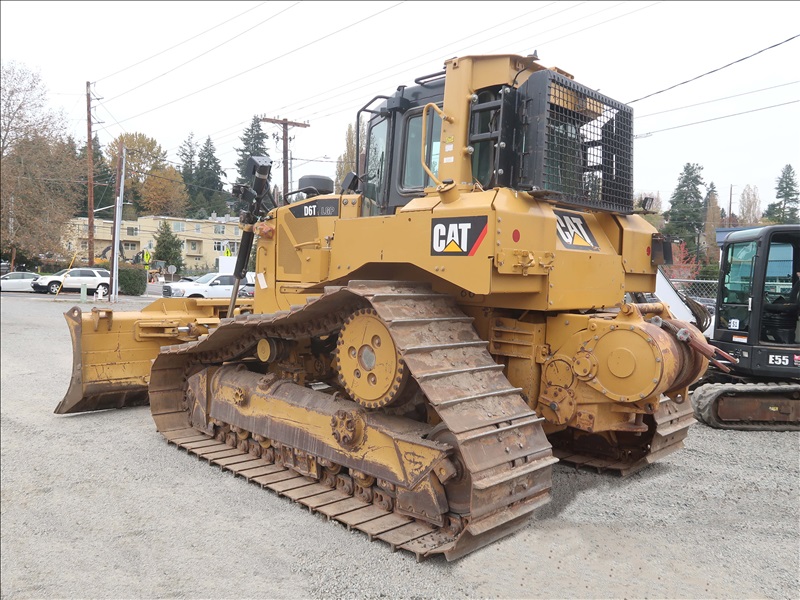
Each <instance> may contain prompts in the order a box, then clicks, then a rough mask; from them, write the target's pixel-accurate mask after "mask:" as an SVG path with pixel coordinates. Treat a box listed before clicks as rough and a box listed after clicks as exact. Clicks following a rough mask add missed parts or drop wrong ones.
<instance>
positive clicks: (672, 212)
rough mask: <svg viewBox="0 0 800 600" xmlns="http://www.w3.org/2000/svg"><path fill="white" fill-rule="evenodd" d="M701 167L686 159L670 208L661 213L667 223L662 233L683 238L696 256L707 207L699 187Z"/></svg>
mask: <svg viewBox="0 0 800 600" xmlns="http://www.w3.org/2000/svg"><path fill="white" fill-rule="evenodd" d="M702 171H703V167H701V166H700V165H698V164H693V163H686V164H685V165H684V166H683V172H682V173H681V175H680V177H679V178H678V185H677V187H676V188H675V191H674V192H672V196H671V197H670V208H669V210H668V211H666V212H665V213H664V216H665V217H666V219H667V225H666V226H665V227H664V233H666V234H668V235H671V236H673V237H675V238H677V239H680V240H683V241H684V242H686V251H687V252H688V253H689V254H691V255H692V256H697V250H698V243H699V240H700V234H701V232H702V231H703V227H704V222H705V216H706V207H705V202H704V201H703V194H702V193H701V192H700V188H701V187H705V183H704V182H703V176H702Z"/></svg>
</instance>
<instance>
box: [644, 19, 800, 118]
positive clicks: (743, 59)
mask: <svg viewBox="0 0 800 600" xmlns="http://www.w3.org/2000/svg"><path fill="white" fill-rule="evenodd" d="M798 37H800V34H798V35H794V36H792V37H790V38H789V39H786V40H783V41H782V42H778V43H777V44H773V45H772V46H768V47H766V48H762V49H761V50H759V51H758V52H754V53H753V54H750V55H748V56H745V57H744V58H740V59H738V60H735V61H733V62H731V63H728V64H727V65H723V66H721V67H718V68H716V69H713V70H711V71H707V72H705V73H703V74H702V75H698V76H697V77H692V78H691V79H687V80H686V81H682V82H681V83H676V84H675V85H671V86H670V87H668V88H664V89H663V90H659V91H657V92H653V93H652V94H647V95H646V96H642V97H641V98H637V99H636V100H631V101H630V102H628V104H633V103H634V102H639V101H640V100H645V99H646V98H652V97H653V96H657V95H658V94H663V93H664V92H668V91H669V90H674V89H675V88H676V87H680V86H682V85H686V84H687V83H691V82H692V81H697V80H698V79H700V78H701V77H705V76H706V75H711V74H712V73H717V72H719V71H722V70H723V69H727V68H728V67H730V66H733V65H735V64H738V63H740V62H743V61H745V60H747V59H748V58H753V57H754V56H758V55H759V54H761V53H762V52H766V51H767V50H772V49H773V48H777V47H778V46H782V45H783V44H786V43H788V42H791V41H792V40H794V39H797V38H798Z"/></svg>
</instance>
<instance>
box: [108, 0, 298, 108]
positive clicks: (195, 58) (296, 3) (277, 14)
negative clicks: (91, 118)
mask: <svg viewBox="0 0 800 600" xmlns="http://www.w3.org/2000/svg"><path fill="white" fill-rule="evenodd" d="M298 4H300V2H295V3H294V4H292V5H291V6H289V7H287V8H284V9H283V10H282V11H280V12H278V13H275V14H274V15H272V16H271V17H268V18H266V19H264V20H263V21H261V22H260V23H256V24H255V25H253V26H252V27H250V28H249V29H245V30H244V31H242V32H238V33H237V34H236V35H235V36H234V37H232V38H228V39H227V40H225V41H224V42H222V43H220V44H217V45H216V46H214V47H213V48H209V49H208V50H206V51H205V52H203V53H202V54H198V55H197V56H194V57H192V58H190V59H189V60H187V61H186V62H184V63H181V64H179V65H178V66H177V67H173V68H172V69H170V70H169V71H164V72H163V73H161V74H160V75H156V76H155V77H153V78H152V79H148V80H147V81H145V82H144V83H140V84H139V85H137V86H135V87H132V88H131V89H129V90H126V91H124V92H122V93H120V94H117V95H116V96H114V97H112V98H109V99H108V100H106V104H108V103H109V102H113V101H114V100H116V99H117V98H121V97H122V96H124V95H125V94H128V93H130V92H132V91H134V90H138V89H139V88H141V87H144V86H145V85H147V84H148V83H152V82H154V81H155V80H156V79H160V78H161V77H164V76H165V75H169V74H170V73H172V72H173V71H177V70H178V69H180V68H181V67H185V66H186V65H188V64H189V63H191V62H194V61H196V60H197V59H199V58H201V57H203V56H205V55H206V54H209V53H210V52H213V51H214V50H217V49H218V48H221V47H222V46H224V45H225V44H228V43H230V42H232V41H234V40H237V39H240V37H241V36H242V35H244V34H246V33H248V32H250V31H252V30H253V29H256V28H257V27H261V26H262V25H263V24H264V23H267V22H268V21H271V20H272V19H274V18H276V17H279V16H280V15H282V14H283V13H285V12H287V11H289V10H291V9H293V8H294V7H295V6H297V5H298Z"/></svg>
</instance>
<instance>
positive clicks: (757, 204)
mask: <svg viewBox="0 0 800 600" xmlns="http://www.w3.org/2000/svg"><path fill="white" fill-rule="evenodd" d="M760 220H761V198H759V196H758V188H757V187H756V186H753V187H750V185H749V184H748V185H746V186H744V189H743V190H742V195H741V196H739V223H740V224H741V225H744V226H748V225H756V224H758V222H759V221H760Z"/></svg>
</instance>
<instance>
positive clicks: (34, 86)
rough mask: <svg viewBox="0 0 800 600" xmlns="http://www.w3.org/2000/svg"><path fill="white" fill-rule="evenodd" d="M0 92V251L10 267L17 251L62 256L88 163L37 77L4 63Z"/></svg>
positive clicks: (28, 255)
mask: <svg viewBox="0 0 800 600" xmlns="http://www.w3.org/2000/svg"><path fill="white" fill-rule="evenodd" d="M0 90H1V91H0V138H1V139H2V154H1V155H0V247H2V252H3V255H4V256H6V257H8V258H9V259H10V261H11V267H12V268H13V267H14V262H15V260H16V255H17V252H21V253H23V254H25V255H26V256H27V257H29V258H30V257H37V256H38V255H39V254H49V253H52V254H56V255H57V254H60V253H61V252H63V247H62V245H61V240H62V239H63V238H64V237H65V235H66V234H67V232H68V225H69V220H70V219H71V218H72V216H73V215H74V213H75V211H76V209H77V208H78V206H79V203H80V201H81V198H82V194H85V191H83V190H85V185H84V182H85V181H86V171H85V165H86V163H85V162H83V163H82V164H81V161H80V160H79V158H78V152H77V148H76V145H75V142H74V141H73V140H72V139H71V138H70V137H69V136H68V135H67V134H66V133H65V132H66V126H65V122H66V120H65V119H64V117H63V115H61V114H60V113H58V112H56V111H53V110H51V109H49V108H48V99H47V90H46V88H45V87H44V85H43V84H42V82H41V79H40V77H39V75H38V74H37V73H35V72H33V71H31V70H29V69H27V68H26V67H24V66H22V65H19V64H17V63H13V62H12V63H8V64H6V63H3V64H2V86H0Z"/></svg>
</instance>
